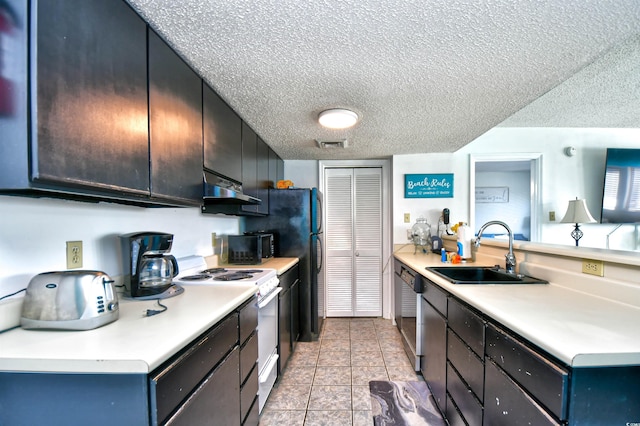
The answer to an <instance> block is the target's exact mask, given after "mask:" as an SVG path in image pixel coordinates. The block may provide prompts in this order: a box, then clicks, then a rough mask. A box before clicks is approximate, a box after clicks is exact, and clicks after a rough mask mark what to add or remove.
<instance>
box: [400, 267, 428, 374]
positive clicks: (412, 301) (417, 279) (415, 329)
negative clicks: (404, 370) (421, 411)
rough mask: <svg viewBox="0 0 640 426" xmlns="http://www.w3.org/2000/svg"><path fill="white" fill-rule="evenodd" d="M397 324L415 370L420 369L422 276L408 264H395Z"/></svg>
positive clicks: (421, 349) (421, 353) (421, 351)
mask: <svg viewBox="0 0 640 426" xmlns="http://www.w3.org/2000/svg"><path fill="white" fill-rule="evenodd" d="M394 286H395V297H396V304H395V307H396V314H395V319H396V325H397V327H398V329H399V330H400V334H402V342H403V346H404V350H405V352H406V353H407V356H408V357H409V359H410V360H411V364H413V366H414V370H415V371H420V361H421V357H422V355H423V348H422V304H421V294H422V292H423V283H422V276H421V275H420V274H418V273H417V272H415V271H414V270H412V269H410V268H408V267H407V266H405V265H403V264H401V263H400V262H397V263H396V266H395V284H394Z"/></svg>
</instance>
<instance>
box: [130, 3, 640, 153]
mask: <svg viewBox="0 0 640 426" xmlns="http://www.w3.org/2000/svg"><path fill="white" fill-rule="evenodd" d="M128 1H129V3H130V4H131V5H132V6H133V7H134V8H135V9H136V10H137V11H138V12H139V13H140V14H141V15H142V16H144V17H145V19H147V20H148V22H149V23H150V25H151V26H152V27H153V28H154V29H155V30H156V31H158V32H159V33H160V34H161V35H163V36H164V37H165V39H166V40H167V41H168V42H169V43H170V44H171V45H173V47H174V48H175V49H176V50H177V51H178V52H179V53H180V54H181V55H182V56H183V57H184V58H185V59H186V60H187V62H189V63H190V64H191V65H192V66H193V67H194V69H196V70H197V71H198V72H199V73H200V74H201V75H202V76H203V77H204V78H205V80H206V81H207V82H208V83H209V84H210V85H211V86H212V87H213V88H214V89H215V90H216V91H217V92H218V93H219V94H220V95H221V96H222V97H223V98H225V99H226V100H227V102H228V103H229V104H230V105H231V106H232V107H233V108H234V109H235V110H236V111H237V112H238V113H239V114H240V116H242V118H243V119H244V120H245V121H246V122H247V123H249V125H251V127H253V128H254V130H255V131H257V132H258V133H259V134H260V135H261V136H262V137H263V139H264V140H265V141H266V142H267V143H268V144H269V145H270V146H271V147H272V148H273V149H274V150H275V151H276V152H277V153H278V154H279V155H280V156H282V157H283V158H284V159H367V158H380V157H388V156H390V155H393V154H410V153H425V152H452V151H455V150H457V149H458V148H460V147H462V146H464V145H466V144H467V143H469V142H471V141H472V140H473V139H475V138H476V137H478V136H480V135H481V134H483V133H484V132H486V131H487V130H489V129H490V128H492V127H494V126H496V125H498V124H499V123H501V122H502V121H503V120H505V119H506V118H507V117H509V116H511V115H512V114H513V113H515V112H517V111H519V110H521V109H522V108H523V107H525V106H526V105H528V104H530V103H531V102H532V101H534V100H535V99H537V98H539V97H540V96H541V95H543V94H545V93H547V92H548V91H550V90H551V89H552V88H554V87H556V86H557V85H559V84H560V83H562V82H563V81H565V80H566V79H567V78H569V77H571V76H573V75H574V74H576V72H578V71H580V70H581V69H582V68H584V67H585V66H587V65H589V64H591V63H592V62H593V61H595V60H596V59H597V58H598V57H600V56H601V55H602V54H604V53H606V52H608V51H609V50H610V49H611V48H613V47H615V46H617V45H619V44H620V43H621V42H623V41H625V40H627V39H628V38H629V37H632V36H634V35H636V34H640V1H638V0H605V1H603V0H521V1H519V0H483V1H472V0H440V1H430V2H428V1H425V0H413V1H411V0H406V1H400V0H305V1H300V0H181V1H175V0H128ZM636 71H637V69H636ZM636 85H637V84H636ZM567 96H570V95H567ZM604 100H605V101H609V98H608V97H607V98H606V99H604ZM551 105H552V107H558V108H559V107H562V106H563V105H561V104H554V102H551ZM334 107H345V108H349V109H352V110H354V111H355V112H357V113H358V114H359V115H360V117H361V121H360V122H359V123H358V124H357V125H356V126H355V127H354V128H352V129H349V130H346V131H345V130H342V131H335V130H333V131H332V130H326V129H323V128H321V127H320V126H319V125H318V124H317V115H318V113H319V112H320V111H322V110H323V109H327V108H334ZM545 108H548V107H544V106H543V107H542V109H541V110H538V111H537V115H538V116H537V117H536V120H539V119H541V118H542V119H545V121H546V123H547V124H536V122H534V121H527V118H526V114H523V113H524V112H525V111H524V110H523V111H521V112H520V115H519V116H518V118H517V120H516V118H515V117H514V123H513V125H518V126H525V125H562V126H564V124H562V123H560V122H558V120H559V117H557V115H556V114H555V113H554V112H553V111H554V110H553V109H552V110H545ZM581 112H582V117H581V119H580V120H581V121H580V123H583V122H584V123H583V124H580V125H590V123H592V122H591V121H589V114H591V113H592V111H581ZM636 112H637V110H636ZM543 113H544V114H543ZM615 126H616V127H620V126H629V124H628V123H626V124H625V123H616V124H615ZM599 127H606V126H603V125H602V124H600V125H599ZM634 127H640V126H637V123H636V124H635V125H634ZM345 138H346V139H348V145H349V147H348V148H346V149H337V148H333V149H320V148H318V147H317V144H316V142H315V140H316V139H320V140H338V139H345Z"/></svg>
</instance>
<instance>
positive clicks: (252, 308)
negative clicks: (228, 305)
mask: <svg viewBox="0 0 640 426" xmlns="http://www.w3.org/2000/svg"><path fill="white" fill-rule="evenodd" d="M257 300H258V299H257V298H256V297H255V296H254V297H252V298H251V300H249V301H248V302H246V303H245V304H244V306H242V307H241V308H240V344H242V343H244V342H245V341H246V340H247V339H248V338H249V336H251V333H253V332H254V331H255V329H256V328H258V306H257Z"/></svg>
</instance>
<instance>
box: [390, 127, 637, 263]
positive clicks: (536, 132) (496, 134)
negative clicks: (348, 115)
mask: <svg viewBox="0 0 640 426" xmlns="http://www.w3.org/2000/svg"><path fill="white" fill-rule="evenodd" d="M567 146H574V147H576V148H577V153H576V155H575V156H574V157H567V156H566V155H564V148H565V147H567ZM608 147H612V148H637V147H640V129H572V128H506V127H496V128H493V129H491V130H489V131H488V132H487V133H485V134H484V135H482V136H480V137H479V138H477V139H476V140H474V141H473V142H471V143H470V144H468V145H467V146H465V147H463V148H461V149H460V150H458V151H456V152H454V153H446V154H443V153H434V154H416V155H399V156H394V157H393V170H394V171H393V191H394V193H393V201H394V203H393V232H394V237H393V240H394V243H395V244H401V243H406V242H407V239H406V229H407V228H409V227H410V226H411V225H412V223H413V222H415V220H414V219H415V218H416V217H417V216H416V214H420V213H422V214H425V215H426V217H427V218H428V219H429V221H430V223H431V224H432V225H433V228H434V230H435V224H436V223H437V218H438V216H439V214H440V210H441V209H442V208H444V207H449V209H451V221H452V223H455V222H458V221H469V218H468V215H469V193H468V186H469V154H488V153H496V154H504V153H514V152H517V153H522V152H527V153H530V152H535V153H542V186H543V188H542V217H543V224H542V229H541V241H542V242H545V243H554V244H567V245H571V244H574V241H573V239H572V238H571V236H570V232H571V229H572V227H571V225H570V224H562V223H559V221H560V220H561V219H562V217H563V216H564V213H565V212H566V208H567V205H568V202H569V200H571V199H574V198H575V197H579V198H585V199H586V200H587V205H588V207H589V210H590V211H591V213H592V215H593V216H594V217H595V218H596V219H598V220H599V218H600V203H601V200H602V185H603V178H604V162H605V155H606V148H608ZM405 173H454V175H455V176H454V187H455V188H454V198H453V199H445V198H440V199H437V198H436V199H424V200H418V199H405V198H404V187H403V186H404V174H405ZM549 211H555V212H556V222H549V221H548V213H549ZM403 212H410V213H412V216H411V221H412V223H410V224H404V223H403V221H402V220H403V217H402V213H403ZM615 226H616V225H606V224H599V223H597V224H585V225H582V226H581V228H582V230H583V232H584V237H583V238H582V240H580V245H582V246H585V247H601V248H604V247H605V245H606V235H607V233H609V232H611V231H613V230H614V228H615ZM475 231H477V230H475ZM633 232H634V226H633V225H625V226H624V227H622V228H621V229H620V230H618V231H616V232H615V233H614V234H613V235H612V236H611V241H610V242H611V246H610V248H614V249H621V250H632V249H634V241H633V240H634V236H633V235H634V234H633Z"/></svg>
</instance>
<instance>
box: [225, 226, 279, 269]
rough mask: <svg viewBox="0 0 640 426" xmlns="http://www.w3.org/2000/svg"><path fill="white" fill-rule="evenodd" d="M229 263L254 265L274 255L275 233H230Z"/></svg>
mask: <svg viewBox="0 0 640 426" xmlns="http://www.w3.org/2000/svg"><path fill="white" fill-rule="evenodd" d="M228 242H229V263H230V264H235V265H253V264H258V263H260V262H262V259H265V258H269V257H273V254H274V244H273V234H269V233H262V232H260V233H258V232H256V233H247V234H245V235H229V237H228Z"/></svg>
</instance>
